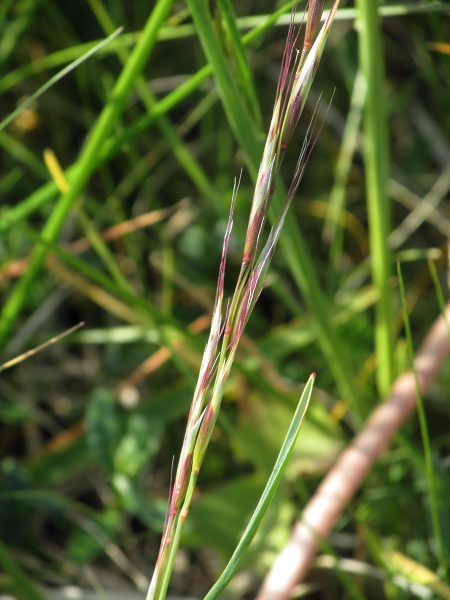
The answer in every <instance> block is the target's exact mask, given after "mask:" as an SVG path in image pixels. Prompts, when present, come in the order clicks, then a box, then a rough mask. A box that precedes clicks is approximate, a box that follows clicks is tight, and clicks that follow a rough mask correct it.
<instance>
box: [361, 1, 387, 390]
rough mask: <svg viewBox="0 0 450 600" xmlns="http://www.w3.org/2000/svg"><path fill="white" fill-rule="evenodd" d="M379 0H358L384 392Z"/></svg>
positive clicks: (384, 127) (378, 342)
mask: <svg viewBox="0 0 450 600" xmlns="http://www.w3.org/2000/svg"><path fill="white" fill-rule="evenodd" d="M377 4H378V3H377V2H374V1H372V0H358V2H357V7H358V10H359V21H358V23H359V27H358V32H359V56H360V65H361V73H362V74H363V75H364V77H365V79H366V85H367V95H366V106H365V112H364V164H365V169H366V190H367V207H368V217H369V236H370V246H371V269H372V279H373V284H374V286H375V288H376V289H377V291H378V294H379V298H378V301H377V304H376V310H375V319H376V323H375V353H376V360H377V365H378V368H377V385H378V392H379V394H380V396H381V397H382V398H383V397H384V396H386V395H387V393H388V392H389V388H390V385H391V381H392V365H393V360H392V352H393V350H392V349H393V343H392V331H391V324H392V293H391V290H390V285H389V278H390V276H391V273H392V259H391V257H390V252H389V248H388V245H387V238H388V235H389V233H390V231H391V206H390V200H389V197H388V195H387V181H388V170H389V138H388V134H387V125H386V124H387V113H386V107H385V100H384V99H385V91H384V85H385V83H384V68H383V53H382V47H383V46H382V42H381V35H380V23H379V18H378V14H377Z"/></svg>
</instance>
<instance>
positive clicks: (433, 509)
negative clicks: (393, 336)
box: [397, 261, 448, 581]
mask: <svg viewBox="0 0 450 600" xmlns="http://www.w3.org/2000/svg"><path fill="white" fill-rule="evenodd" d="M397 274H398V281H399V284H400V293H401V297H402V306H403V316H404V321H405V332H406V339H407V343H408V353H409V357H410V361H411V369H412V372H413V375H414V384H415V388H416V396H417V414H418V416H419V423H420V431H421V434H422V443H423V452H424V459H425V469H426V477H427V484H428V493H429V500H430V513H431V522H432V525H433V532H434V537H435V543H436V553H437V557H438V561H439V565H440V569H441V572H442V575H443V578H444V579H445V581H448V560H447V557H446V550H445V546H444V543H443V538H442V530H441V523H440V518H439V505H438V497H437V491H436V478H435V474H434V470H433V457H432V454H431V444H430V437H429V435H428V426H427V418H426V414H425V407H424V405H423V398H422V393H421V391H420V387H419V380H418V379H417V372H416V369H415V366H414V348H413V342H412V333H411V325H410V322H409V315H408V306H407V303H406V294H405V286H404V283H403V276H402V272H401V267H400V261H397Z"/></svg>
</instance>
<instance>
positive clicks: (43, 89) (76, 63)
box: [0, 27, 123, 131]
mask: <svg viewBox="0 0 450 600" xmlns="http://www.w3.org/2000/svg"><path fill="white" fill-rule="evenodd" d="M122 30H123V27H119V29H117V30H116V31H114V33H112V34H111V35H110V36H108V37H107V38H106V39H104V40H102V41H101V42H100V43H99V44H97V45H96V46H94V47H93V48H92V49H91V50H89V51H88V52H86V54H83V56H80V58H77V59H76V60H74V61H73V62H71V63H70V64H69V65H67V67H64V69H62V71H60V72H59V73H57V74H56V75H54V76H53V77H51V78H50V79H49V80H48V81H47V82H46V83H44V85H43V86H41V87H40V88H39V89H38V90H37V92H35V93H34V94H32V95H31V96H30V97H29V98H27V99H26V100H25V101H24V102H22V104H21V105H20V106H18V107H17V108H16V110H13V112H12V113H11V114H10V115H8V116H7V117H6V119H3V121H2V122H1V123H0V131H2V129H5V127H6V126H7V125H9V124H10V123H11V122H12V121H14V119H15V118H16V117H17V115H19V114H20V113H21V112H22V111H23V110H25V108H27V106H30V104H32V103H33V102H34V101H35V100H37V99H38V98H39V96H42V94H43V93H44V92H46V91H47V90H48V89H49V88H50V87H52V85H54V84H55V83H57V82H58V81H59V80H60V79H62V78H63V77H65V76H66V75H68V73H70V72H71V71H73V70H74V69H76V68H77V67H78V66H79V65H81V63H83V62H84V61H85V60H87V59H88V58H90V57H91V56H92V55H93V54H95V53H96V52H98V51H99V50H101V49H102V48H103V47H104V46H106V44H109V42H110V41H111V40H113V39H114V38H116V37H117V36H118V35H119V34H120V33H122Z"/></svg>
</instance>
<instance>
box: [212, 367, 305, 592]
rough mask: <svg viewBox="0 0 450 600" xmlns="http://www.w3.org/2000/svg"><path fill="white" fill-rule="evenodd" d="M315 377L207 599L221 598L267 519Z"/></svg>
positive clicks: (303, 397) (303, 395)
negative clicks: (258, 496)
mask: <svg viewBox="0 0 450 600" xmlns="http://www.w3.org/2000/svg"><path fill="white" fill-rule="evenodd" d="M314 380H315V375H314V374H313V375H311V377H310V378H309V379H308V382H307V384H306V386H305V389H304V390H303V393H302V395H301V398H300V401H299V403H298V406H297V409H296V411H295V414H294V417H293V419H292V422H291V425H290V427H289V430H288V432H287V434H286V437H285V440H284V442H283V445H282V447H281V450H280V453H279V455H278V458H277V460H276V463H275V466H274V468H273V471H272V473H271V475H270V477H269V480H268V482H267V485H266V487H265V488H264V491H263V493H262V496H261V499H260V501H259V502H258V506H257V507H256V509H255V512H254V513H253V515H252V518H251V519H250V521H249V524H248V525H247V527H246V529H245V532H244V534H243V536H242V538H241V540H240V542H239V544H238V545H237V548H236V550H235V551H234V553H233V556H232V557H231V558H230V561H229V562H228V564H227V566H226V567H225V569H224V571H223V573H222V574H221V576H220V577H219V579H218V580H217V581H216V583H215V584H214V586H213V587H212V588H211V590H210V591H209V592H208V593H207V594H206V596H205V600H213V598H217V596H218V595H219V594H221V593H222V592H223V590H224V589H225V588H226V587H227V585H228V584H229V583H230V581H231V579H232V577H233V576H234V574H235V573H236V571H237V569H238V567H239V565H240V563H241V561H242V558H243V557H244V555H245V553H246V552H247V550H248V548H249V547H250V544H251V543H252V541H253V538H254V537H255V535H256V532H257V531H258V529H259V526H260V524H261V521H262V520H263V518H264V515H265V514H266V512H267V509H268V508H269V506H270V503H271V502H272V499H273V497H274V495H275V492H276V491H277V488H278V485H279V483H280V480H281V477H282V476H283V473H284V470H285V468H286V466H287V463H288V460H289V457H290V455H291V454H292V450H293V449H294V445H295V442H296V441H297V437H298V434H299V433H300V428H301V426H302V423H303V419H304V418H305V414H306V410H307V408H308V404H309V400H310V398H311V393H312V389H313V385H314Z"/></svg>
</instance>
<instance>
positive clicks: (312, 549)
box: [257, 303, 450, 600]
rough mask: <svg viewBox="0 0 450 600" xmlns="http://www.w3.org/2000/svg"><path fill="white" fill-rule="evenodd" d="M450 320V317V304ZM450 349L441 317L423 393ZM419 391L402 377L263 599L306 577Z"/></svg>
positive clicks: (425, 360)
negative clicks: (321, 542) (322, 541)
mask: <svg viewBox="0 0 450 600" xmlns="http://www.w3.org/2000/svg"><path fill="white" fill-rule="evenodd" d="M445 316H446V319H447V320H449V319H450V303H449V304H447V307H446V313H445ZM449 353H450V342H449V338H448V335H447V329H446V324H445V319H444V318H443V317H442V316H440V317H439V318H438V319H437V320H436V322H435V323H434V325H433V327H432V328H431V330H430V331H429V333H428V335H427V337H426V338H425V340H424V342H423V344H422V346H421V348H420V350H419V352H418V353H417V355H416V358H415V361H414V364H415V368H416V373H417V378H418V382H419V386H420V390H421V393H422V394H425V392H426V391H427V389H428V387H429V385H430V384H431V382H432V380H433V379H434V377H435V376H436V375H437V373H438V372H439V370H440V368H441V366H442V363H443V362H444V360H445V358H446V357H447V356H448V354H449ZM415 408H416V392H415V385H414V376H413V373H412V371H408V372H407V373H404V374H403V375H401V376H400V377H398V378H397V379H396V381H395V382H394V384H393V386H392V390H391V393H390V395H389V397H388V398H387V400H386V401H385V402H383V403H382V404H380V405H379V406H378V407H377V408H376V409H375V410H374V411H373V412H372V415H371V416H370V417H369V419H368V421H367V423H366V426H365V427H364V429H363V430H362V431H361V432H360V433H359V434H358V435H357V436H356V437H355V438H354V440H353V442H352V443H351V445H350V446H349V447H348V448H347V449H346V450H345V451H344V452H343V453H342V454H341V456H340V457H339V459H338V461H337V463H336V465H335V466H334V467H333V468H332V469H331V471H330V472H329V473H328V475H327V476H326V477H325V479H324V480H323V481H322V483H321V485H320V486H319V488H318V489H317V491H316V493H315V494H314V496H313V497H312V498H311V500H310V501H309V502H308V504H307V505H306V507H305V509H304V511H303V514H302V519H301V520H300V521H298V522H297V524H296V525H295V527H294V530H293V532H292V534H291V538H290V540H289V542H288V544H287V546H286V547H285V548H284V550H283V551H282V552H281V554H280V555H279V556H278V557H277V559H276V561H275V563H274V565H273V567H272V569H271V571H270V572H269V574H268V575H267V577H266V579H265V581H264V584H263V586H262V588H261V590H260V592H259V594H258V596H257V600H287V599H288V598H291V593H292V589H293V587H294V586H295V585H297V584H298V583H300V582H301V581H302V580H303V578H304V577H305V576H306V574H307V572H308V570H309V567H310V565H311V563H312V561H313V559H314V557H315V555H316V552H317V549H318V541H317V540H318V539H320V538H325V537H326V536H327V535H328V534H329V532H330V530H331V528H332V527H333V525H334V523H335V522H336V520H337V519H338V517H339V516H340V515H341V514H342V512H343V511H344V510H345V508H346V506H347V505H348V503H349V502H350V501H351V500H352V498H353V496H354V495H355V493H356V492H357V490H358V489H359V487H360V486H361V483H362V482H363V480H364V478H365V476H366V475H367V473H368V472H369V470H370V469H371V467H372V465H373V464H374V462H375V461H376V460H377V458H378V457H379V456H380V455H381V454H382V452H384V450H386V448H387V446H388V444H389V442H390V441H391V439H392V437H393V436H394V434H395V433H396V432H397V431H398V430H399V429H400V428H401V427H402V425H403V424H404V423H405V421H406V420H407V419H408V418H409V417H410V416H411V415H412V414H413V412H414V411H415Z"/></svg>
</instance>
